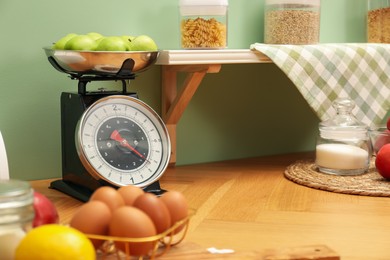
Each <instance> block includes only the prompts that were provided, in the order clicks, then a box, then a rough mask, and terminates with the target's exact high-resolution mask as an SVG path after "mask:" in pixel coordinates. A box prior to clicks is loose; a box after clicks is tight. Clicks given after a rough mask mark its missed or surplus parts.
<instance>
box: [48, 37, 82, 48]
mask: <svg viewBox="0 0 390 260" xmlns="http://www.w3.org/2000/svg"><path fill="white" fill-rule="evenodd" d="M75 36H77V34H76V33H69V34H67V35H65V36H64V37H62V38H61V39H59V40H58V41H56V42H55V43H54V44H53V46H52V48H53V49H54V50H64V49H65V44H66V43H67V42H68V41H69V40H70V39H72V38H73V37H75Z"/></svg>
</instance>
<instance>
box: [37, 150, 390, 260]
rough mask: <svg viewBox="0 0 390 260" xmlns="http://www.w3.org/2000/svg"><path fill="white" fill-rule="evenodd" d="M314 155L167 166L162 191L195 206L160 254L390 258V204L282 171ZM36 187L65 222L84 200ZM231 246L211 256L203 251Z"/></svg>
mask: <svg viewBox="0 0 390 260" xmlns="http://www.w3.org/2000/svg"><path fill="white" fill-rule="evenodd" d="M310 158H313V154H311V153H304V154H289V155H278V156H267V157H261V158H250V159H243V160H236V161H226V162H216V163H208V164H198V165H189V166H180V167H173V168H168V170H167V171H166V173H165V174H164V176H163V177H162V179H161V185H162V187H163V188H164V189H167V190H178V191H181V192H183V193H184V195H185V196H186V198H187V200H188V202H189V204H190V207H191V208H194V209H196V210H197V212H196V214H195V216H194V217H193V218H192V219H191V223H190V227H189V232H188V234H187V237H186V238H185V240H184V242H183V243H181V244H179V245H178V246H176V247H174V248H172V249H171V250H170V251H169V253H168V254H167V255H165V256H164V257H163V258H162V259H221V258H223V259H225V258H229V259H230V258H231V259H262V258H261V256H262V254H263V253H264V252H266V251H267V250H270V249H271V250H273V249H281V248H282V249H283V248H300V247H305V246H310V245H324V246H327V247H329V248H330V249H332V250H333V251H334V252H335V253H336V254H338V255H339V256H340V259H343V260H368V259H369V260H385V259H390V250H389V245H390V204H389V203H390V201H389V198H385V197H368V196H357V195H347V194H340V193H332V192H328V191H322V190H317V189H313V188H309V187H305V186H301V185H298V184H296V183H293V182H291V181H289V180H287V179H286V178H285V177H284V176H283V172H284V170H285V169H286V167H287V166H288V165H290V164H292V163H294V162H295V161H297V160H301V159H310ZM49 183H50V180H42V181H33V182H32V185H33V187H34V188H35V189H37V190H38V191H40V192H42V193H43V194H45V195H47V196H48V197H49V198H50V199H51V200H52V201H53V202H54V203H55V204H56V206H57V207H58V209H59V212H60V218H61V222H62V223H67V222H69V220H70V218H71V216H72V214H73V212H74V211H75V210H76V209H77V208H78V207H79V206H80V205H81V202H78V201H76V200H74V199H73V198H70V197H67V196H66V195H64V194H62V193H60V192H58V191H55V190H50V189H48V188H47V187H48V186H49ZM209 247H216V248H220V249H233V250H234V251H235V253H233V254H226V255H215V254H210V253H208V252H207V248H209Z"/></svg>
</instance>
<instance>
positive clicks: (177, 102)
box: [161, 64, 221, 165]
mask: <svg viewBox="0 0 390 260" xmlns="http://www.w3.org/2000/svg"><path fill="white" fill-rule="evenodd" d="M220 70H221V64H204V65H203V64H200V65H173V66H172V65H171V66H168V65H163V66H162V95H161V96H162V118H163V120H164V122H165V124H166V126H167V129H168V132H169V137H170V139H171V147H172V151H171V159H170V165H174V164H176V126H177V123H178V122H179V120H180V118H181V116H182V114H183V113H184V111H185V109H186V107H187V106H188V104H189V102H190V100H191V99H192V97H193V95H194V94H195V92H196V90H197V89H198V87H199V85H200V83H201V82H202V80H203V78H204V77H205V75H206V74H207V73H218V72H219V71H220ZM179 72H185V73H187V75H186V78H185V80H184V82H183V84H182V86H181V87H179V88H178V87H177V85H178V82H177V81H178V79H177V75H178V73H179Z"/></svg>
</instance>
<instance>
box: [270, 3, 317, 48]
mask: <svg viewBox="0 0 390 260" xmlns="http://www.w3.org/2000/svg"><path fill="white" fill-rule="evenodd" d="M320 8H321V7H320V0H266V1H265V9H264V43H267V44H317V43H318V42H319V38H320Z"/></svg>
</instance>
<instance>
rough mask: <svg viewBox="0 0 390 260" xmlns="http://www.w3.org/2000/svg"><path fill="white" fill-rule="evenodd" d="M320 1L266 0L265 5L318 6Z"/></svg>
mask: <svg viewBox="0 0 390 260" xmlns="http://www.w3.org/2000/svg"><path fill="white" fill-rule="evenodd" d="M320 3H321V0H266V1H265V4H266V5H281V4H301V5H311V6H320Z"/></svg>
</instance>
